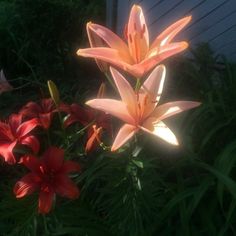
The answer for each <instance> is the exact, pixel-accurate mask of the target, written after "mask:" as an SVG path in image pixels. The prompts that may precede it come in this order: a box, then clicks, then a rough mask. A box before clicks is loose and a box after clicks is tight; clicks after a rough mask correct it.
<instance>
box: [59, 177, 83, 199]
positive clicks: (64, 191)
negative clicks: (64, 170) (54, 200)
mask: <svg viewBox="0 0 236 236" xmlns="http://www.w3.org/2000/svg"><path fill="white" fill-rule="evenodd" d="M54 188H55V192H56V193H57V194H59V195H61V196H62V197H67V198H70V199H75V198H77V197H78V196H79V189H78V187H77V186H76V184H75V183H73V182H72V181H71V180H70V179H69V178H68V177H67V176H65V175H58V176H57V177H56V178H55V183H54Z"/></svg>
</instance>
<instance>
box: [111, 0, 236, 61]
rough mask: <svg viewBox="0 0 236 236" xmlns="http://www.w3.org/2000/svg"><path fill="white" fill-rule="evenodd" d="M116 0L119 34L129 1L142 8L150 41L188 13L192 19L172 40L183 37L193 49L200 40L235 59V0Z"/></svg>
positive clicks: (129, 5)
mask: <svg viewBox="0 0 236 236" xmlns="http://www.w3.org/2000/svg"><path fill="white" fill-rule="evenodd" d="M113 1H114V0H113ZM108 2H109V0H108ZM116 2H117V15H116V27H115V28H116V29H115V30H116V32H117V33H118V34H119V35H122V33H123V28H124V25H125V23H126V22H127V20H128V15H129V11H130V9H131V6H132V5H133V4H139V5H140V6H141V7H142V8H143V11H144V14H145V18H146V21H147V26H148V28H149V32H150V39H151V40H153V38H154V37H155V36H156V35H157V34H158V33H160V32H161V31H163V30H164V29H165V28H166V27H167V26H169V25H170V24H172V23H173V22H175V21H176V20H178V19H180V18H182V17H184V16H187V15H192V21H191V22H190V24H189V25H188V26H187V27H186V28H185V29H184V30H183V31H181V33H180V34H179V35H178V36H177V37H176V40H181V39H184V40H186V41H188V42H189V44H190V46H191V47H193V48H194V47H196V45H197V44H199V43H200V42H208V43H209V44H210V46H211V47H212V49H213V50H214V52H215V53H216V54H224V55H225V56H226V57H227V58H229V59H230V60H233V61H235V62H236V0H136V1H134V0H116ZM108 11H110V9H109V7H108Z"/></svg>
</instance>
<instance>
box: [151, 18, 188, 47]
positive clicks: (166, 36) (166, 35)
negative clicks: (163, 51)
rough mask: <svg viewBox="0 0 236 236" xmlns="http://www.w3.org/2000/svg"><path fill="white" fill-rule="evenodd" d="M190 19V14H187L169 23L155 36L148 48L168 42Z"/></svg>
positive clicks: (161, 45)
mask: <svg viewBox="0 0 236 236" xmlns="http://www.w3.org/2000/svg"><path fill="white" fill-rule="evenodd" d="M191 19H192V17H191V16H187V17H184V18H182V19H180V20H178V21H176V22H175V23H174V24H172V25H170V26H169V27H168V28H167V29H166V30H164V31H163V32H162V33H161V34H160V35H158V36H157V38H156V39H155V40H154V41H153V43H152V45H151V47H150V49H153V48H156V47H157V48H159V47H163V46H165V45H167V44H168V43H170V42H171V40H172V39H173V38H174V37H175V36H176V35H177V34H178V33H179V32H180V31H181V30H182V29H183V28H184V27H185V26H186V25H187V24H188V23H189V21H190V20H191Z"/></svg>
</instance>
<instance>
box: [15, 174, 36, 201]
mask: <svg viewBox="0 0 236 236" xmlns="http://www.w3.org/2000/svg"><path fill="white" fill-rule="evenodd" d="M35 178H37V176H36V175H34V174H33V173H29V174H27V175H25V176H24V177H23V178H21V180H19V181H17V182H16V184H15V186H14V189H13V192H14V194H15V195H16V198H22V197H24V196H26V195H29V194H31V193H33V192H34V191H35V190H37V189H38V188H39V185H38V184H37V181H35Z"/></svg>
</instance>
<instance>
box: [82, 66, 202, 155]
mask: <svg viewBox="0 0 236 236" xmlns="http://www.w3.org/2000/svg"><path fill="white" fill-rule="evenodd" d="M111 74H112V76H113V78H114V81H115V84H116V87H117V89H118V91H119V93H120V96H121V100H114V99H93V100H89V101H88V102H86V104H87V105H89V106H90V107H92V108H95V109H98V110H101V111H104V112H106V113H109V114H111V115H113V116H115V117H117V118H119V119H121V120H122V121H124V122H125V124H124V125H123V126H122V127H121V129H120V130H119V132H118V134H117V136H116V138H115V140H114V142H113V145H112V148H111V151H115V150H117V149H118V148H120V147H121V146H122V145H123V144H124V143H126V142H127V141H128V140H129V139H130V138H131V137H132V136H133V135H134V134H135V133H136V132H138V131H139V130H140V129H142V130H144V131H146V132H148V133H151V134H153V135H155V136H158V137H160V138H162V139H163V140H165V141H167V142H168V143H171V144H173V145H178V141H177V139H176V137H175V135H174V134H173V132H172V131H171V130H170V129H169V128H168V127H167V126H166V124H165V123H164V122H163V121H162V120H163V119H165V118H167V117H170V116H173V115H175V114H177V113H180V112H182V111H185V110H188V109H191V108H194V107H197V106H199V105H200V103H199V102H193V101H175V102H168V103H165V104H162V105H158V106H157V104H158V102H159V100H160V96H161V93H162V90H163V84H164V80H165V74H166V69H165V66H164V65H159V66H157V67H156V68H155V69H154V70H153V71H152V73H151V74H150V75H149V77H148V78H147V79H146V81H145V82H144V83H143V85H142V86H141V88H140V89H139V91H137V92H135V91H134V90H133V88H132V87H131V85H130V84H129V83H128V81H127V80H126V79H125V78H124V77H123V76H122V75H121V74H120V73H119V72H118V71H117V70H115V69H114V68H112V67H111Z"/></svg>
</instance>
